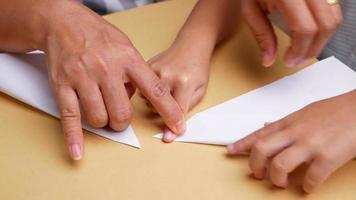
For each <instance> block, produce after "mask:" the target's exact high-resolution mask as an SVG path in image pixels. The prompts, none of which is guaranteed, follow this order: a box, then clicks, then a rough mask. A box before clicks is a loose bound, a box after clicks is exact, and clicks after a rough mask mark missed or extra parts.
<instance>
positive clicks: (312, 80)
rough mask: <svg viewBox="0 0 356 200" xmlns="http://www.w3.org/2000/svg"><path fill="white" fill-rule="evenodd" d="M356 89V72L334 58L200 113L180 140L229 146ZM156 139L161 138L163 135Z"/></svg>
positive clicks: (193, 118)
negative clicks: (286, 117)
mask: <svg viewBox="0 0 356 200" xmlns="http://www.w3.org/2000/svg"><path fill="white" fill-rule="evenodd" d="M355 89H356V72H354V71H352V70H351V69H350V68H349V67H347V66H346V65H344V64H343V63H342V62H340V61H339V60H337V59H336V58H334V57H330V58H328V59H325V60H323V61H320V62H318V63H316V64H313V65H311V66H309V67H307V68H306V69H303V70H301V71H299V72H297V73H295V74H293V75H290V76H287V77H284V78H282V79H280V80H278V81H275V82H273V83H271V84H268V85H266V86H264V87H261V88H259V89H256V90H253V91H251V92H248V93H246V94H244V95H241V96H239V97H236V98H234V99H231V100H229V101H227V102H225V103H222V104H220V105H217V106H215V107H212V108H210V109H208V110H206V111H203V112H201V113H198V114H196V115H195V116H193V117H192V118H191V119H190V120H189V121H188V128H187V131H186V133H185V134H184V135H183V136H181V137H179V138H177V139H176V141H181V142H192V143H203V144H216V145H227V144H230V143H233V142H235V141H236V140H239V139H241V138H243V137H245V136H247V135H248V134H250V133H252V132H253V131H255V130H258V129H259V128H261V127H263V125H264V123H265V122H274V121H276V120H279V119H281V118H283V117H285V116H287V115H288V114H291V113H293V112H295V111H297V110H299V109H301V108H303V107H304V106H306V105H308V104H310V103H313V102H316V101H319V100H322V99H327V98H330V97H334V96H337V95H340V94H343V93H346V92H349V91H352V90H355ZM350 103H355V102H350ZM330 114H332V113H330ZM155 137H156V138H161V137H162V134H158V135H155Z"/></svg>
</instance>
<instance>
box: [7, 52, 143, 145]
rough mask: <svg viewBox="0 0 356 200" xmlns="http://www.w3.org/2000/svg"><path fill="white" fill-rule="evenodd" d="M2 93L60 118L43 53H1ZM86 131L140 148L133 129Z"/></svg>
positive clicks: (85, 127)
mask: <svg viewBox="0 0 356 200" xmlns="http://www.w3.org/2000/svg"><path fill="white" fill-rule="evenodd" d="M0 91H1V92H3V93H5V94H8V95H10V96H12V97H14V98H16V99H18V100H20V101H22V102H24V103H26V104H29V105H31V106H33V107H35V108H37V109H39V110H41V111H43V112H45V113H48V114H50V115H52V116H54V117H56V118H59V112H58V109H57V105H56V102H55V99H54V97H53V96H52V92H51V88H50V86H49V82H48V76H47V67H46V57H45V55H44V54H42V53H39V52H31V53H29V54H0ZM83 128H84V129H86V130H88V131H90V132H92V133H95V134H98V135H100V136H103V137H105V138H108V139H110V140H113V141H116V142H120V143H123V144H127V145H130V146H133V147H137V148H140V143H139V141H138V140H137V138H136V136H135V133H134V131H133V129H132V127H131V126H130V127H129V128H127V129H126V130H125V131H122V132H116V131H113V130H111V129H95V128H92V127H90V126H89V125H88V124H87V123H85V122H83Z"/></svg>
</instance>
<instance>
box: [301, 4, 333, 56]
mask: <svg viewBox="0 0 356 200" xmlns="http://www.w3.org/2000/svg"><path fill="white" fill-rule="evenodd" d="M307 3H308V5H309V8H310V10H311V11H312V13H313V16H314V18H315V20H316V23H317V24H318V27H319V28H318V29H319V32H318V34H317V35H316V37H315V39H314V41H313V44H312V45H311V47H310V49H309V53H308V57H311V58H312V57H316V56H318V55H319V54H320V52H321V50H322V49H323V48H324V47H325V45H326V43H327V42H328V40H329V39H330V38H331V36H332V35H333V34H334V33H335V31H336V29H337V27H338V22H337V20H336V18H335V16H334V15H333V14H330V13H332V12H333V11H332V9H333V8H332V7H333V6H330V5H329V4H328V3H327V2H326V1H325V0H309V1H307Z"/></svg>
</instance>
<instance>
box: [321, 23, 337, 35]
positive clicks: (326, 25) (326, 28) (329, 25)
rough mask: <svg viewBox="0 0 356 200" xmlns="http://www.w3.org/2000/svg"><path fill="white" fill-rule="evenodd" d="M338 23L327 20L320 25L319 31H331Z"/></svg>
mask: <svg viewBox="0 0 356 200" xmlns="http://www.w3.org/2000/svg"><path fill="white" fill-rule="evenodd" d="M337 27H338V24H337V23H336V21H335V22H334V21H328V22H325V23H323V24H322V25H320V31H321V32H326V33H328V32H333V31H335V30H336V29H337Z"/></svg>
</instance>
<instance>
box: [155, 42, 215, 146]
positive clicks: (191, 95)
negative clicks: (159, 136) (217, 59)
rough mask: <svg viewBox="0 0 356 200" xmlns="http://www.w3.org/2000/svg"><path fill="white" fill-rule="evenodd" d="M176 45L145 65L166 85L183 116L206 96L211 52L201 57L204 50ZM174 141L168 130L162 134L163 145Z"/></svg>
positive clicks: (173, 135) (173, 136) (174, 136)
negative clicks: (148, 65)
mask: <svg viewBox="0 0 356 200" xmlns="http://www.w3.org/2000/svg"><path fill="white" fill-rule="evenodd" d="M180 45H181V44H174V45H172V46H171V47H170V48H169V49H167V50H166V51H164V52H162V53H160V54H158V55H157V56H155V57H154V58H152V59H151V60H150V61H149V64H150V65H151V67H152V69H153V70H154V71H155V72H156V74H157V75H158V76H159V77H160V79H161V80H162V81H163V82H165V83H167V85H168V87H169V90H170V91H171V93H172V95H173V97H174V98H175V100H176V101H177V102H178V104H179V105H180V107H181V109H182V110H183V112H184V113H187V112H188V111H190V110H191V109H192V108H193V107H194V106H196V105H197V104H198V103H199V102H200V101H201V99H202V98H203V96H204V94H205V92H206V88H207V85H208V79H209V62H210V55H211V52H210V53H207V54H205V53H204V50H197V51H195V50H194V49H193V48H189V47H186V48H184V47H182V46H180ZM205 55H206V56H205ZM153 111H154V112H155V110H154V109H153ZM175 138H176V135H175V134H172V133H171V132H170V131H169V129H166V130H165V131H164V137H163V140H164V141H165V142H172V141H173V140H174V139H175Z"/></svg>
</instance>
